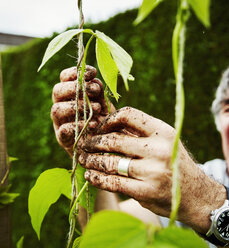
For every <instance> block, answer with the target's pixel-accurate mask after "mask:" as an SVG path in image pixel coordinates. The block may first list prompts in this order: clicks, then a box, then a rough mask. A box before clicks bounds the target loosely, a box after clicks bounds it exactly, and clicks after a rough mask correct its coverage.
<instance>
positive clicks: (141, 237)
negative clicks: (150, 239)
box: [79, 210, 147, 248]
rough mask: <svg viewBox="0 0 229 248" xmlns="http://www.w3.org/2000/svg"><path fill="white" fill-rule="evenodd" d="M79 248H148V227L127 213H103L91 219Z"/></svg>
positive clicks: (106, 211)
mask: <svg viewBox="0 0 229 248" xmlns="http://www.w3.org/2000/svg"><path fill="white" fill-rule="evenodd" d="M101 244H102V246H101ZM79 247H80V248H101V247H106V248H120V247H125V248H139V247H141V248H146V247H147V230H146V226H145V224H144V223H143V222H142V221H140V220H138V219H136V218H134V217H132V216H130V215H128V214H126V213H122V212H118V211H108V210H105V211H101V212H99V213H96V214H95V215H93V217H92V218H91V221H90V222H89V223H88V225H87V227H86V229H85V232H84V234H83V236H82V239H81V242H80V246H79Z"/></svg>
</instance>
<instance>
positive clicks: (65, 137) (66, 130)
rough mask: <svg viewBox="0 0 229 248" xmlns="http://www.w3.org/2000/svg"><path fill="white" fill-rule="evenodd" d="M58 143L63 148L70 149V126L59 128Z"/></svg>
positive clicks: (71, 131)
mask: <svg viewBox="0 0 229 248" xmlns="http://www.w3.org/2000/svg"><path fill="white" fill-rule="evenodd" d="M57 136H58V139H59V141H60V143H61V144H62V145H63V146H65V147H70V146H72V145H73V144H74V129H73V128H72V127H71V126H70V125H64V124H63V125H62V126H60V128H59V130H58V133H57Z"/></svg>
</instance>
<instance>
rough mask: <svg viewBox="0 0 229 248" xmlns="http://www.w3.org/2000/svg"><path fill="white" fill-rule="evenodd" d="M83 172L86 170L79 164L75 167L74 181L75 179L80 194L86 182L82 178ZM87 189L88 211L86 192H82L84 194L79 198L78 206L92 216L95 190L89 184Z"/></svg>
mask: <svg viewBox="0 0 229 248" xmlns="http://www.w3.org/2000/svg"><path fill="white" fill-rule="evenodd" d="M85 171H86V170H85V169H84V168H83V167H82V166H81V165H80V164H78V165H77V169H76V179H77V189H78V192H80V190H81V189H82V188H83V186H84V184H85V182H86V180H85V178H84V173H85ZM88 187H89V195H88V196H89V209H88V202H87V190H84V192H83V193H82V195H81V196H80V200H79V204H80V205H81V206H82V207H84V208H85V209H88V211H89V213H90V214H92V213H93V212H94V207H95V200H96V194H97V189H96V188H95V187H93V186H92V185H90V184H89V185H88Z"/></svg>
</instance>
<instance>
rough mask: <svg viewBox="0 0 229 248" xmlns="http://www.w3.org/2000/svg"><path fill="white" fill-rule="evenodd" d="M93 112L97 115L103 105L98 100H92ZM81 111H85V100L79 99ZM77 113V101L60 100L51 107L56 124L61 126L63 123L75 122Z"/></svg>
mask: <svg viewBox="0 0 229 248" xmlns="http://www.w3.org/2000/svg"><path fill="white" fill-rule="evenodd" d="M91 106H92V110H93V114H94V115H97V114H99V113H100V111H101V105H100V104H99V103H97V102H91ZM78 109H79V113H80V114H81V117H82V113H83V111H84V107H83V101H82V100H79V104H78ZM75 114H76V106H75V101H69V102H58V103H54V104H53V106H52V109H51V118H52V120H53V121H54V123H55V125H57V126H60V125H61V124H63V123H67V122H73V121H74V119H75Z"/></svg>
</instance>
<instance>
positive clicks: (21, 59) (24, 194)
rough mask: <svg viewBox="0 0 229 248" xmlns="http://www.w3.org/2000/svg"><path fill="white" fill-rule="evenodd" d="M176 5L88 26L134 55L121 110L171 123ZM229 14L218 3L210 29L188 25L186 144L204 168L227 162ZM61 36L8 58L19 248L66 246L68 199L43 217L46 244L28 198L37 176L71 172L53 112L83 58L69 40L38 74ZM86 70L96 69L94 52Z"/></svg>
mask: <svg viewBox="0 0 229 248" xmlns="http://www.w3.org/2000/svg"><path fill="white" fill-rule="evenodd" d="M175 3H176V1H165V2H163V3H162V4H161V5H160V6H159V7H158V8H157V9H156V10H155V11H154V12H153V13H152V15H151V16H150V17H149V18H147V19H146V20H145V21H144V22H143V23H142V24H140V25H139V26H137V27H134V26H133V25H132V22H133V20H134V19H135V18H136V15H137V10H132V11H128V12H126V13H122V14H118V15H116V16H114V17H113V18H111V19H109V20H108V21H106V22H101V23H98V24H88V25H85V27H88V28H91V29H93V30H100V31H102V32H104V33H105V34H107V35H108V36H110V37H111V38H112V39H114V40H115V41H116V42H117V43H118V44H120V45H121V46H122V47H123V48H124V49H125V50H127V51H128V52H129V53H130V54H131V56H132V57H133V60H134V65H133V69H132V74H133V76H134V77H135V81H134V82H131V83H130V91H129V92H125V89H124V87H123V84H122V82H121V79H119V81H120V82H119V93H120V94H121V95H122V97H121V99H120V101H119V103H118V104H115V105H116V106H117V107H118V108H119V107H122V106H126V105H129V106H132V107H136V108H138V109H141V110H143V111H145V112H146V113H148V114H150V115H153V116H155V117H157V118H161V119H162V120H164V121H166V122H168V123H169V124H171V125H173V123H174V98H175V94H174V92H175V84H174V76H173V67H172V59H171V37H172V30H173V27H174V24H175V15H176V4H175ZM228 13H229V1H228V0H212V5H211V28H210V29H205V28H204V27H203V26H202V25H201V24H200V23H199V21H198V20H197V19H196V17H195V16H194V15H192V17H191V18H190V20H189V22H188V25H187V26H188V27H187V43H186V54H185V65H184V71H185V73H184V79H185V80H184V83H185V93H186V111H185V121H184V128H183V135H182V140H183V142H184V144H185V145H186V147H187V148H188V149H189V150H190V151H191V153H192V154H193V156H194V157H195V159H196V160H197V161H198V162H200V163H203V162H205V161H207V160H211V159H214V158H216V157H218V158H222V157H223V156H222V152H221V143H220V136H219V134H218V133H217V131H216V129H215V125H214V121H213V118H212V116H211V113H210V105H211V102H212V100H213V98H214V93H215V89H216V87H217V85H218V82H219V79H220V76H221V73H222V71H223V70H224V69H225V68H226V67H227V66H228V65H229V49H228V47H227V46H228V44H229V36H228V33H229V25H228V24H229V15H228ZM56 35H57V34H53V36H52V37H49V38H45V39H35V40H33V41H32V42H29V43H28V44H25V45H22V46H20V47H17V48H13V49H10V50H8V51H6V52H3V53H2V67H3V68H2V69H3V83H4V97H5V114H6V128H7V142H8V153H9V155H10V156H14V157H17V158H19V160H18V161H16V162H14V164H13V165H12V169H11V173H10V183H11V184H12V188H11V191H13V192H18V193H20V197H18V199H16V201H15V203H14V204H13V205H12V230H13V242H14V245H15V243H16V241H17V240H19V238H20V237H21V236H22V235H25V241H24V247H45V248H49V247H50V248H51V247H56V248H58V247H64V246H65V241H66V235H67V231H68V218H67V213H68V210H69V202H68V200H67V199H65V198H64V197H63V198H61V199H60V200H59V201H58V204H57V205H54V206H52V207H51V210H50V211H49V213H48V215H47V217H46V218H45V220H44V223H43V226H42V231H41V241H38V240H37V237H36V236H35V233H34V231H33V230H32V226H31V223H30V218H29V215H28V214H27V202H28V193H29V190H30V189H31V187H32V186H33V185H34V183H35V180H36V178H37V177H38V176H39V174H40V173H41V172H42V171H44V170H46V169H49V168H54V167H65V168H69V169H70V168H71V159H70V158H69V157H68V155H67V154H66V153H65V152H64V151H63V150H62V149H61V148H60V147H59V146H58V144H57V142H56V139H55V135H54V131H53V128H52V122H51V119H50V108H51V106H52V101H51V93H52V87H53V86H54V84H55V83H57V82H58V81H59V73H60V71H61V70H62V69H64V68H67V67H70V66H73V65H75V64H76V58H73V57H74V56H76V54H77V51H76V43H75V42H74V41H72V42H70V43H69V45H67V47H65V48H64V49H63V50H61V51H60V52H59V53H58V54H57V55H55V56H54V57H53V59H52V60H51V61H50V62H48V64H47V65H46V66H45V67H44V68H43V69H42V70H41V72H39V73H37V68H38V67H39V65H40V63H41V60H42V57H43V54H44V52H45V49H46V47H47V45H48V43H49V41H50V40H51V39H52V38H53V37H54V36H56ZM87 38H88V37H87V36H86V35H85V39H87ZM69 55H71V56H69ZM72 56H73V57H72ZM87 64H90V65H93V66H96V67H97V65H96V63H95V53H94V48H92V46H91V50H90V51H89V55H88V59H87ZM98 77H99V75H98Z"/></svg>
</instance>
